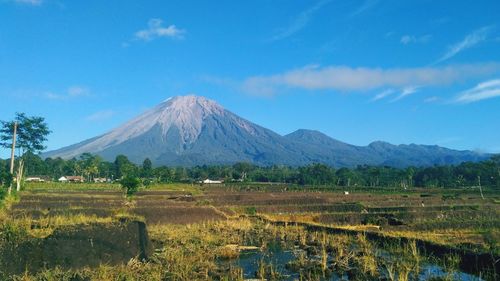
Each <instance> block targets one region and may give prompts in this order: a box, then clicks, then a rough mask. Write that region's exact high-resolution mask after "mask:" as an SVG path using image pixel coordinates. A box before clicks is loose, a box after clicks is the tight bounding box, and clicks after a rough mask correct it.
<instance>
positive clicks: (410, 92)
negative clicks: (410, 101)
mask: <svg viewBox="0 0 500 281" xmlns="http://www.w3.org/2000/svg"><path fill="white" fill-rule="evenodd" d="M416 92H418V87H415V86H408V87H405V88H403V91H401V94H399V95H398V96H397V97H395V98H394V99H392V100H391V102H396V101H398V100H401V99H403V98H406V97H407V96H409V95H413V94H415V93H416Z"/></svg>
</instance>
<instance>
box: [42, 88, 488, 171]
mask: <svg viewBox="0 0 500 281" xmlns="http://www.w3.org/2000/svg"><path fill="white" fill-rule="evenodd" d="M85 152H90V153H93V154H98V155H101V156H102V157H103V158H104V159H106V160H108V161H112V160H114V158H115V157H116V156H117V155H119V154H124V155H126V156H127V157H128V158H129V159H130V160H131V161H133V162H136V163H141V162H142V161H143V160H144V159H145V158H150V159H151V160H152V161H153V163H154V164H155V165H181V166H194V165H204V164H232V163H235V162H242V161H245V162H252V163H255V164H258V165H274V164H283V165H292V166H297V165H305V164H308V163H313V162H320V163H325V164H328V165H333V166H336V167H352V166H356V165H359V164H369V165H389V166H396V167H404V166H408V165H416V166H428V165H434V164H455V163H459V162H462V161H476V160H481V159H484V157H485V156H484V155H480V154H477V153H474V152H471V151H456V150H450V149H446V148H441V147H438V146H421V145H414V144H411V145H399V146H396V145H391V144H388V143H384V142H374V143H372V144H370V145H368V146H354V145H350V144H347V143H343V142H341V141H338V140H335V139H333V138H330V137H329V136H326V135H324V134H323V133H321V132H318V131H311V130H298V131H296V132H293V133H291V134H289V135H286V136H281V135H279V134H277V133H275V132H273V131H271V130H269V129H266V128H263V127H261V126H258V125H256V124H254V123H252V122H250V121H248V120H245V119H243V118H241V117H239V116H237V115H236V114H234V113H232V112H230V111H228V110H226V109H224V108H223V107H222V106H220V105H219V104H217V103H216V102H214V101H212V100H208V99H206V98H203V97H197V96H183V97H174V98H171V99H168V100H166V101H164V102H162V103H160V104H159V105H158V106H156V107H154V108H152V109H150V110H148V111H146V112H145V113H143V114H141V115H140V116H138V117H136V118H134V119H132V120H131V121H129V122H127V123H125V124H123V125H122V126H120V127H118V128H116V129H114V130H112V131H110V132H108V133H106V134H104V135H101V136H98V137H95V138H92V139H89V140H86V141H83V142H81V143H78V144H75V145H71V146H68V147H65V148H61V149H59V150H55V151H51V152H48V153H45V154H44V155H43V156H44V157H61V158H65V159H69V158H73V157H78V156H79V155H81V154H83V153H85Z"/></svg>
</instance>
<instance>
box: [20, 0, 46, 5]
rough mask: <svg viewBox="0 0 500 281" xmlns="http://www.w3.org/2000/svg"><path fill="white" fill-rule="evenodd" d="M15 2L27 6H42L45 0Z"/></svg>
mask: <svg viewBox="0 0 500 281" xmlns="http://www.w3.org/2000/svg"><path fill="white" fill-rule="evenodd" d="M14 2H16V3H19V4H25V5H32V6H40V5H42V3H43V0H14Z"/></svg>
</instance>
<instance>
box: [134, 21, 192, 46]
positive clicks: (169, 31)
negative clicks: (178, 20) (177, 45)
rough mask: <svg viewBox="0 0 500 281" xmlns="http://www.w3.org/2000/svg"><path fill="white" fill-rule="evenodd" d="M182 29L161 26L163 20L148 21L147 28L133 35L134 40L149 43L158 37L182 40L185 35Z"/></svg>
mask: <svg viewBox="0 0 500 281" xmlns="http://www.w3.org/2000/svg"><path fill="white" fill-rule="evenodd" d="M185 32H186V31H185V30H184V29H179V28H177V27H176V26H175V25H173V24H172V25H169V26H163V20H161V19H150V20H149V21H148V28H146V29H142V30H139V31H137V32H136V33H135V34H134V39H135V40H142V41H151V40H153V39H156V38H160V37H169V38H178V39H180V38H183V36H184V34H185Z"/></svg>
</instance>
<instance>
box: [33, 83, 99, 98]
mask: <svg viewBox="0 0 500 281" xmlns="http://www.w3.org/2000/svg"><path fill="white" fill-rule="evenodd" d="M42 96H43V97H44V98H46V99H50V100H69V99H72V98H78V97H86V96H90V91H89V90H88V89H87V88H85V87H82V86H71V87H69V88H68V89H66V91H65V92H63V93H55V92H46V93H45V94H43V95H42Z"/></svg>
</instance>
